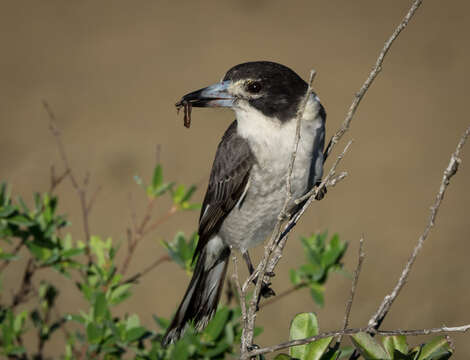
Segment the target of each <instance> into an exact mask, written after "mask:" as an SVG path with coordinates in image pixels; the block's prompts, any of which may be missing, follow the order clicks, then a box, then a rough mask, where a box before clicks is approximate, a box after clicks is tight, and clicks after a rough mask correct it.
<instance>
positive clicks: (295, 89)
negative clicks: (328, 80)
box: [223, 61, 308, 122]
mask: <svg viewBox="0 0 470 360" xmlns="http://www.w3.org/2000/svg"><path fill="white" fill-rule="evenodd" d="M223 80H224V81H225V80H231V81H233V82H236V81H239V80H250V81H249V82H247V84H246V90H247V92H248V93H252V94H257V95H259V96H254V97H253V98H249V99H247V101H248V102H249V104H250V105H251V106H253V107H254V108H256V109H258V110H259V111H261V112H262V113H263V114H264V115H266V116H269V117H277V118H278V119H279V120H281V121H282V122H284V121H287V120H289V119H291V118H292V117H294V116H295V114H296V113H297V109H298V106H299V103H300V101H301V100H302V98H303V96H304V95H305V92H306V91H307V88H308V85H307V83H306V82H305V81H304V80H303V79H302V78H301V77H300V76H299V75H297V74H296V73H295V72H294V71H292V70H291V69H290V68H288V67H287V66H284V65H281V64H277V63H274V62H270V61H253V62H247V63H243V64H239V65H236V66H234V67H233V68H231V69H230V70H229V71H227V73H226V74H225V77H224V79H223Z"/></svg>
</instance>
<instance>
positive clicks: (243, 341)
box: [232, 251, 250, 354]
mask: <svg viewBox="0 0 470 360" xmlns="http://www.w3.org/2000/svg"><path fill="white" fill-rule="evenodd" d="M232 260H233V274H232V280H233V282H234V283H235V287H236V289H237V293H238V297H239V301H240V309H241V312H242V324H243V328H245V326H246V322H247V314H246V302H245V296H244V293H243V291H242V287H241V285H240V279H239V277H238V259H237V256H236V255H235V252H234V251H232ZM249 345H250V344H248V343H247V342H246V338H244V337H243V336H242V338H241V345H240V348H241V353H242V354H244V353H246V352H247V351H248V346H249Z"/></svg>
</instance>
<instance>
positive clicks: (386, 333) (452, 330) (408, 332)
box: [242, 324, 470, 359]
mask: <svg viewBox="0 0 470 360" xmlns="http://www.w3.org/2000/svg"><path fill="white" fill-rule="evenodd" d="M468 330H470V324H467V325H462V326H453V327H448V326H443V327H440V328H431V329H418V330H400V329H398V330H377V331H375V334H377V335H382V336H393V335H405V336H418V335H430V334H442V333H456V332H459V333H461V332H467V331H468ZM370 331H371V328H368V327H367V328H359V329H344V330H335V331H329V332H324V333H321V334H318V335H315V336H311V337H308V338H305V339H299V340H291V341H286V342H284V343H281V344H277V345H273V346H269V347H264V348H260V349H256V350H252V351H250V352H249V353H248V354H247V357H253V356H257V355H261V354H267V353H272V352H275V351H279V350H283V349H287V348H290V347H292V346H298V345H305V344H308V343H311V342H314V341H317V340H320V339H324V338H327V337H333V336H344V335H354V334H358V333H361V332H370ZM247 357H244V358H245V359H246V358H247ZM244 358H243V357H242V359H244Z"/></svg>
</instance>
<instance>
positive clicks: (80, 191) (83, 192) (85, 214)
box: [42, 101, 99, 264]
mask: <svg viewBox="0 0 470 360" xmlns="http://www.w3.org/2000/svg"><path fill="white" fill-rule="evenodd" d="M42 104H43V106H44V109H45V110H46V112H47V115H48V116H49V130H50V131H51V134H52V135H53V136H54V139H55V141H56V144H57V148H58V150H59V155H60V158H61V160H62V162H63V164H64V166H65V170H64V173H63V175H62V177H68V178H69V179H70V182H71V183H72V187H73V188H74V190H75V192H76V193H77V195H78V198H79V200H80V208H81V212H82V222H83V232H84V235H85V245H86V246H85V254H86V256H87V258H88V264H91V263H92V262H93V259H92V256H91V252H90V237H91V235H90V220H89V219H90V212H91V209H92V205H93V201H94V197H96V194H97V193H98V191H99V189H98V190H97V191H96V193H95V195H94V197H93V198H92V201H90V202H89V203H88V202H87V187H88V184H89V174H87V175H86V176H85V179H84V181H83V185H81V184H80V183H79V181H78V180H77V178H76V177H75V174H74V173H73V170H72V168H71V166H70V163H69V160H68V157H67V153H66V151H65V146H64V143H63V142H62V138H61V133H60V131H59V129H58V128H57V126H56V116H55V114H54V112H53V111H52V108H51V107H50V105H49V104H48V103H47V102H46V101H43V102H42ZM51 171H53V170H51ZM54 177H55V175H54V173H53V172H51V191H52V190H54V188H55V187H56V186H57V185H58V182H57V181H59V180H58V178H54ZM59 179H60V177H59ZM60 181H62V180H60Z"/></svg>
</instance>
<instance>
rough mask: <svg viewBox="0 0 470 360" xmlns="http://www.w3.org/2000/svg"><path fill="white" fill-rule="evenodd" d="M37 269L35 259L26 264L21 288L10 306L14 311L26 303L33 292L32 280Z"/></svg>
mask: <svg viewBox="0 0 470 360" xmlns="http://www.w3.org/2000/svg"><path fill="white" fill-rule="evenodd" d="M36 270H37V267H36V264H35V262H34V259H33V258H30V259H29V260H28V263H27V264H26V268H25V271H24V273H23V278H22V281H21V285H20V288H19V289H18V291H17V292H16V293H15V294H14V295H13V300H12V303H11V305H10V307H11V308H12V309H14V308H15V307H16V306H18V305H20V304H22V303H24V302H26V301H27V300H28V296H29V294H30V293H31V290H33V285H32V280H33V276H34V273H35V272H36Z"/></svg>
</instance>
